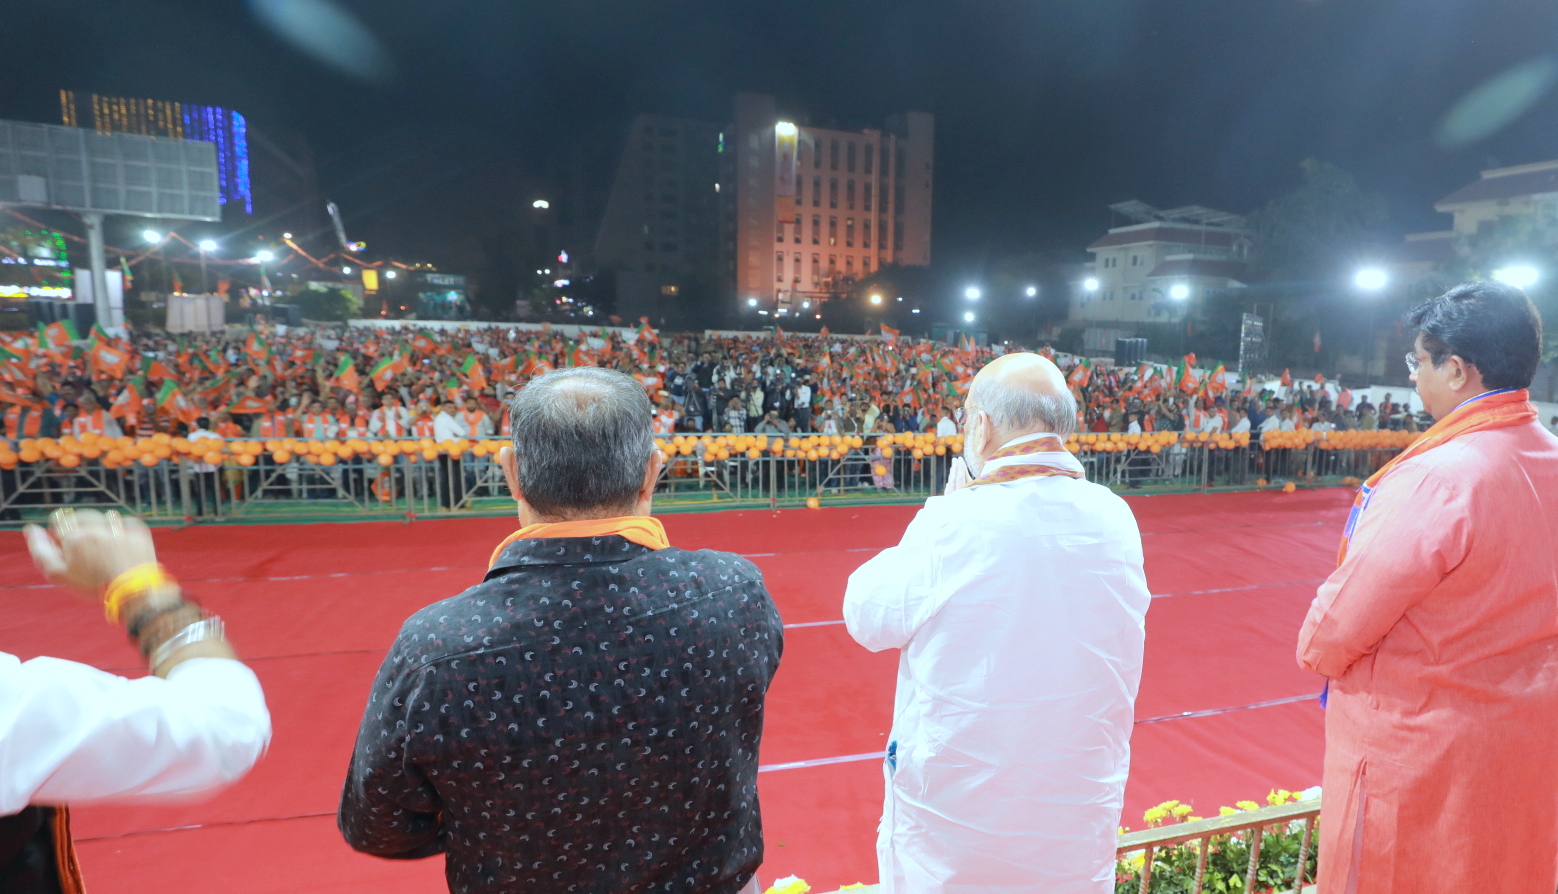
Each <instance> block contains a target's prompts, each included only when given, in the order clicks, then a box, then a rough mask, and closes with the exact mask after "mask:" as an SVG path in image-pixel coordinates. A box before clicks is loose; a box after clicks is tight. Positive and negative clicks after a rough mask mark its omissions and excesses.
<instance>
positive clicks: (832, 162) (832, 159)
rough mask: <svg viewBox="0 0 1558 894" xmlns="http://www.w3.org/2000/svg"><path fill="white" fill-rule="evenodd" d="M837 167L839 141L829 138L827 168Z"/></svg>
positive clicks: (833, 169)
mask: <svg viewBox="0 0 1558 894" xmlns="http://www.w3.org/2000/svg"><path fill="white" fill-rule="evenodd" d="M838 169H839V141H838V140H831V141H829V143H828V170H830V171H836V170H838Z"/></svg>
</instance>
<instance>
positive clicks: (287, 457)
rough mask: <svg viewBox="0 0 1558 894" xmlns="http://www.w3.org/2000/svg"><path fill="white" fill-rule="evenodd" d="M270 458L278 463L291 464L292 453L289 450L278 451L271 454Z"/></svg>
mask: <svg viewBox="0 0 1558 894" xmlns="http://www.w3.org/2000/svg"><path fill="white" fill-rule="evenodd" d="M270 458H271V459H273V460H275V461H276V462H278V463H284V462H290V461H291V460H292V453H291V451H287V450H277V451H274V452H272V453H271V455H270Z"/></svg>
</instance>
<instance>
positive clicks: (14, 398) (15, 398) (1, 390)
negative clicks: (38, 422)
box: [0, 385, 40, 410]
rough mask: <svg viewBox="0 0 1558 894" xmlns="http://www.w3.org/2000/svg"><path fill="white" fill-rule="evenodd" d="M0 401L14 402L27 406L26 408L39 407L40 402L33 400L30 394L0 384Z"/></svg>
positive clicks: (5, 402)
mask: <svg viewBox="0 0 1558 894" xmlns="http://www.w3.org/2000/svg"><path fill="white" fill-rule="evenodd" d="M0 403H4V404H16V405H18V406H22V407H27V408H28V409H32V410H36V409H39V408H40V404H39V403H38V402H37V401H35V400H33V399H32V398H31V397H30V396H28V395H26V394H23V393H21V392H18V391H15V390H13V389H11V388H10V387H8V386H5V385H0Z"/></svg>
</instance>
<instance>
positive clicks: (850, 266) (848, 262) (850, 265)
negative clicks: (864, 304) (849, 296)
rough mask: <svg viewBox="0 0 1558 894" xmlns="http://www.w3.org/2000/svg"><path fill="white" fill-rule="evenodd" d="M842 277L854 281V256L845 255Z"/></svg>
mask: <svg viewBox="0 0 1558 894" xmlns="http://www.w3.org/2000/svg"><path fill="white" fill-rule="evenodd" d="M844 275H845V276H847V277H849V278H850V279H854V278H855V256H854V255H845V256H844Z"/></svg>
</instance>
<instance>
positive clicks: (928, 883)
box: [844, 438, 1152, 894]
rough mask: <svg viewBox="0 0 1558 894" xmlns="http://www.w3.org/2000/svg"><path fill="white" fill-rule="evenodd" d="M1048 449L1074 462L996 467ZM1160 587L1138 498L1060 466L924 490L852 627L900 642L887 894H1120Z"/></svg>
mask: <svg viewBox="0 0 1558 894" xmlns="http://www.w3.org/2000/svg"><path fill="white" fill-rule="evenodd" d="M1028 439H1029V438H1023V439H1018V440H1017V441H1013V442H1012V443H1018V442H1020V441H1022V440H1028ZM1035 461H1038V462H1042V463H1046V464H1051V465H1059V466H1063V467H1065V468H1072V469H1077V470H1080V469H1081V466H1080V464H1079V463H1078V462H1077V460H1076V459H1075V458H1074V457H1072V456H1071V454H1069V453H1065V452H1052V453H1043V454H1037V455H1030V456H1019V457H1012V458H1010V459H1009V460H992V461H990V462H988V463H986V465H985V470H986V471H990V470H992V469H994V468H999V467H1000V466H1002V465H1007V464H1021V463H1024V462H1028V463H1031V462H1035ZM1151 599H1152V597H1151V595H1150V593H1149V592H1148V590H1147V579H1146V574H1145V572H1144V571H1143V568H1142V546H1141V535H1140V533H1139V531H1138V530H1137V527H1136V519H1135V518H1134V517H1133V516H1132V514H1131V510H1130V507H1129V506H1128V505H1126V503H1125V501H1124V500H1122V499H1121V498H1120V497H1118V496H1116V495H1115V494H1113V493H1111V492H1110V491H1109V489H1108V488H1106V487H1103V486H1100V485H1097V484H1094V483H1091V482H1089V481H1087V480H1085V479H1080V478H1069V477H1064V476H1049V477H1033V478H1022V479H1018V480H1015V481H1010V482H1004V483H1000V484H984V485H978V486H974V487H969V488H965V489H963V490H959V491H957V492H955V493H952V494H950V495H947V496H941V497H931V498H930V499H929V500H927V501H926V503H925V506H924V508H922V509H921V510H920V511H919V513H918V514H917V515H916V516H915V517H914V520H913V521H912V522H910V524H909V527H908V530H907V531H905V532H904V535H903V540H902V541H901V542H900V543H899V544H898V546H895V547H893V548H891V549H888V550H885V551H884V552H882V553H880V554H878V555H877V556H876V557H875V558H873V559H872V560H871V561H869V562H867V563H866V564H865V565H863V566H861V567H860V568H859V569H857V570H856V571H855V573H854V574H852V575H850V578H849V587H848V590H847V592H846V594H845V596H844V621H845V623H846V624H847V625H848V628H849V632H850V635H851V636H853V637H854V638H855V640H856V641H857V642H859V643H860V644H861V645H863V646H865V647H866V648H867V649H870V650H872V651H881V650H883V649H898V650H899V657H898V686H897V697H896V700H895V702H894V707H893V726H892V732H891V734H890V735H889V743H890V744H889V753H890V756H889V757H888V758H887V761H886V762H885V764H884V774H885V776H886V777H887V779H886V782H887V792H886V803H885V806H884V813H883V818H882V823H881V826H880V830H879V833H878V838H877V860H878V864H879V868H880V872H881V875H880V878H881V884H882V891H883V894H908V892H912V894H952V892H968V891H979V892H981V894H1019V892H1021V894H1029V892H1034V891H1044V892H1046V894H1101V892H1108V891H1112V890H1113V889H1114V868H1115V837H1116V829H1117V826H1118V823H1119V821H1120V810H1121V807H1122V806H1123V804H1124V799H1125V779H1126V774H1127V771H1128V769H1129V766H1130V738H1131V730H1132V725H1133V722H1134V710H1135V701H1136V693H1137V689H1138V686H1139V684H1140V681H1141V668H1142V649H1143V645H1144V641H1145V623H1146V612H1147V606H1148V605H1149V604H1150V602H1151ZM992 618H999V619H1000V621H999V623H992V620H991V619H992Z"/></svg>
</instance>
